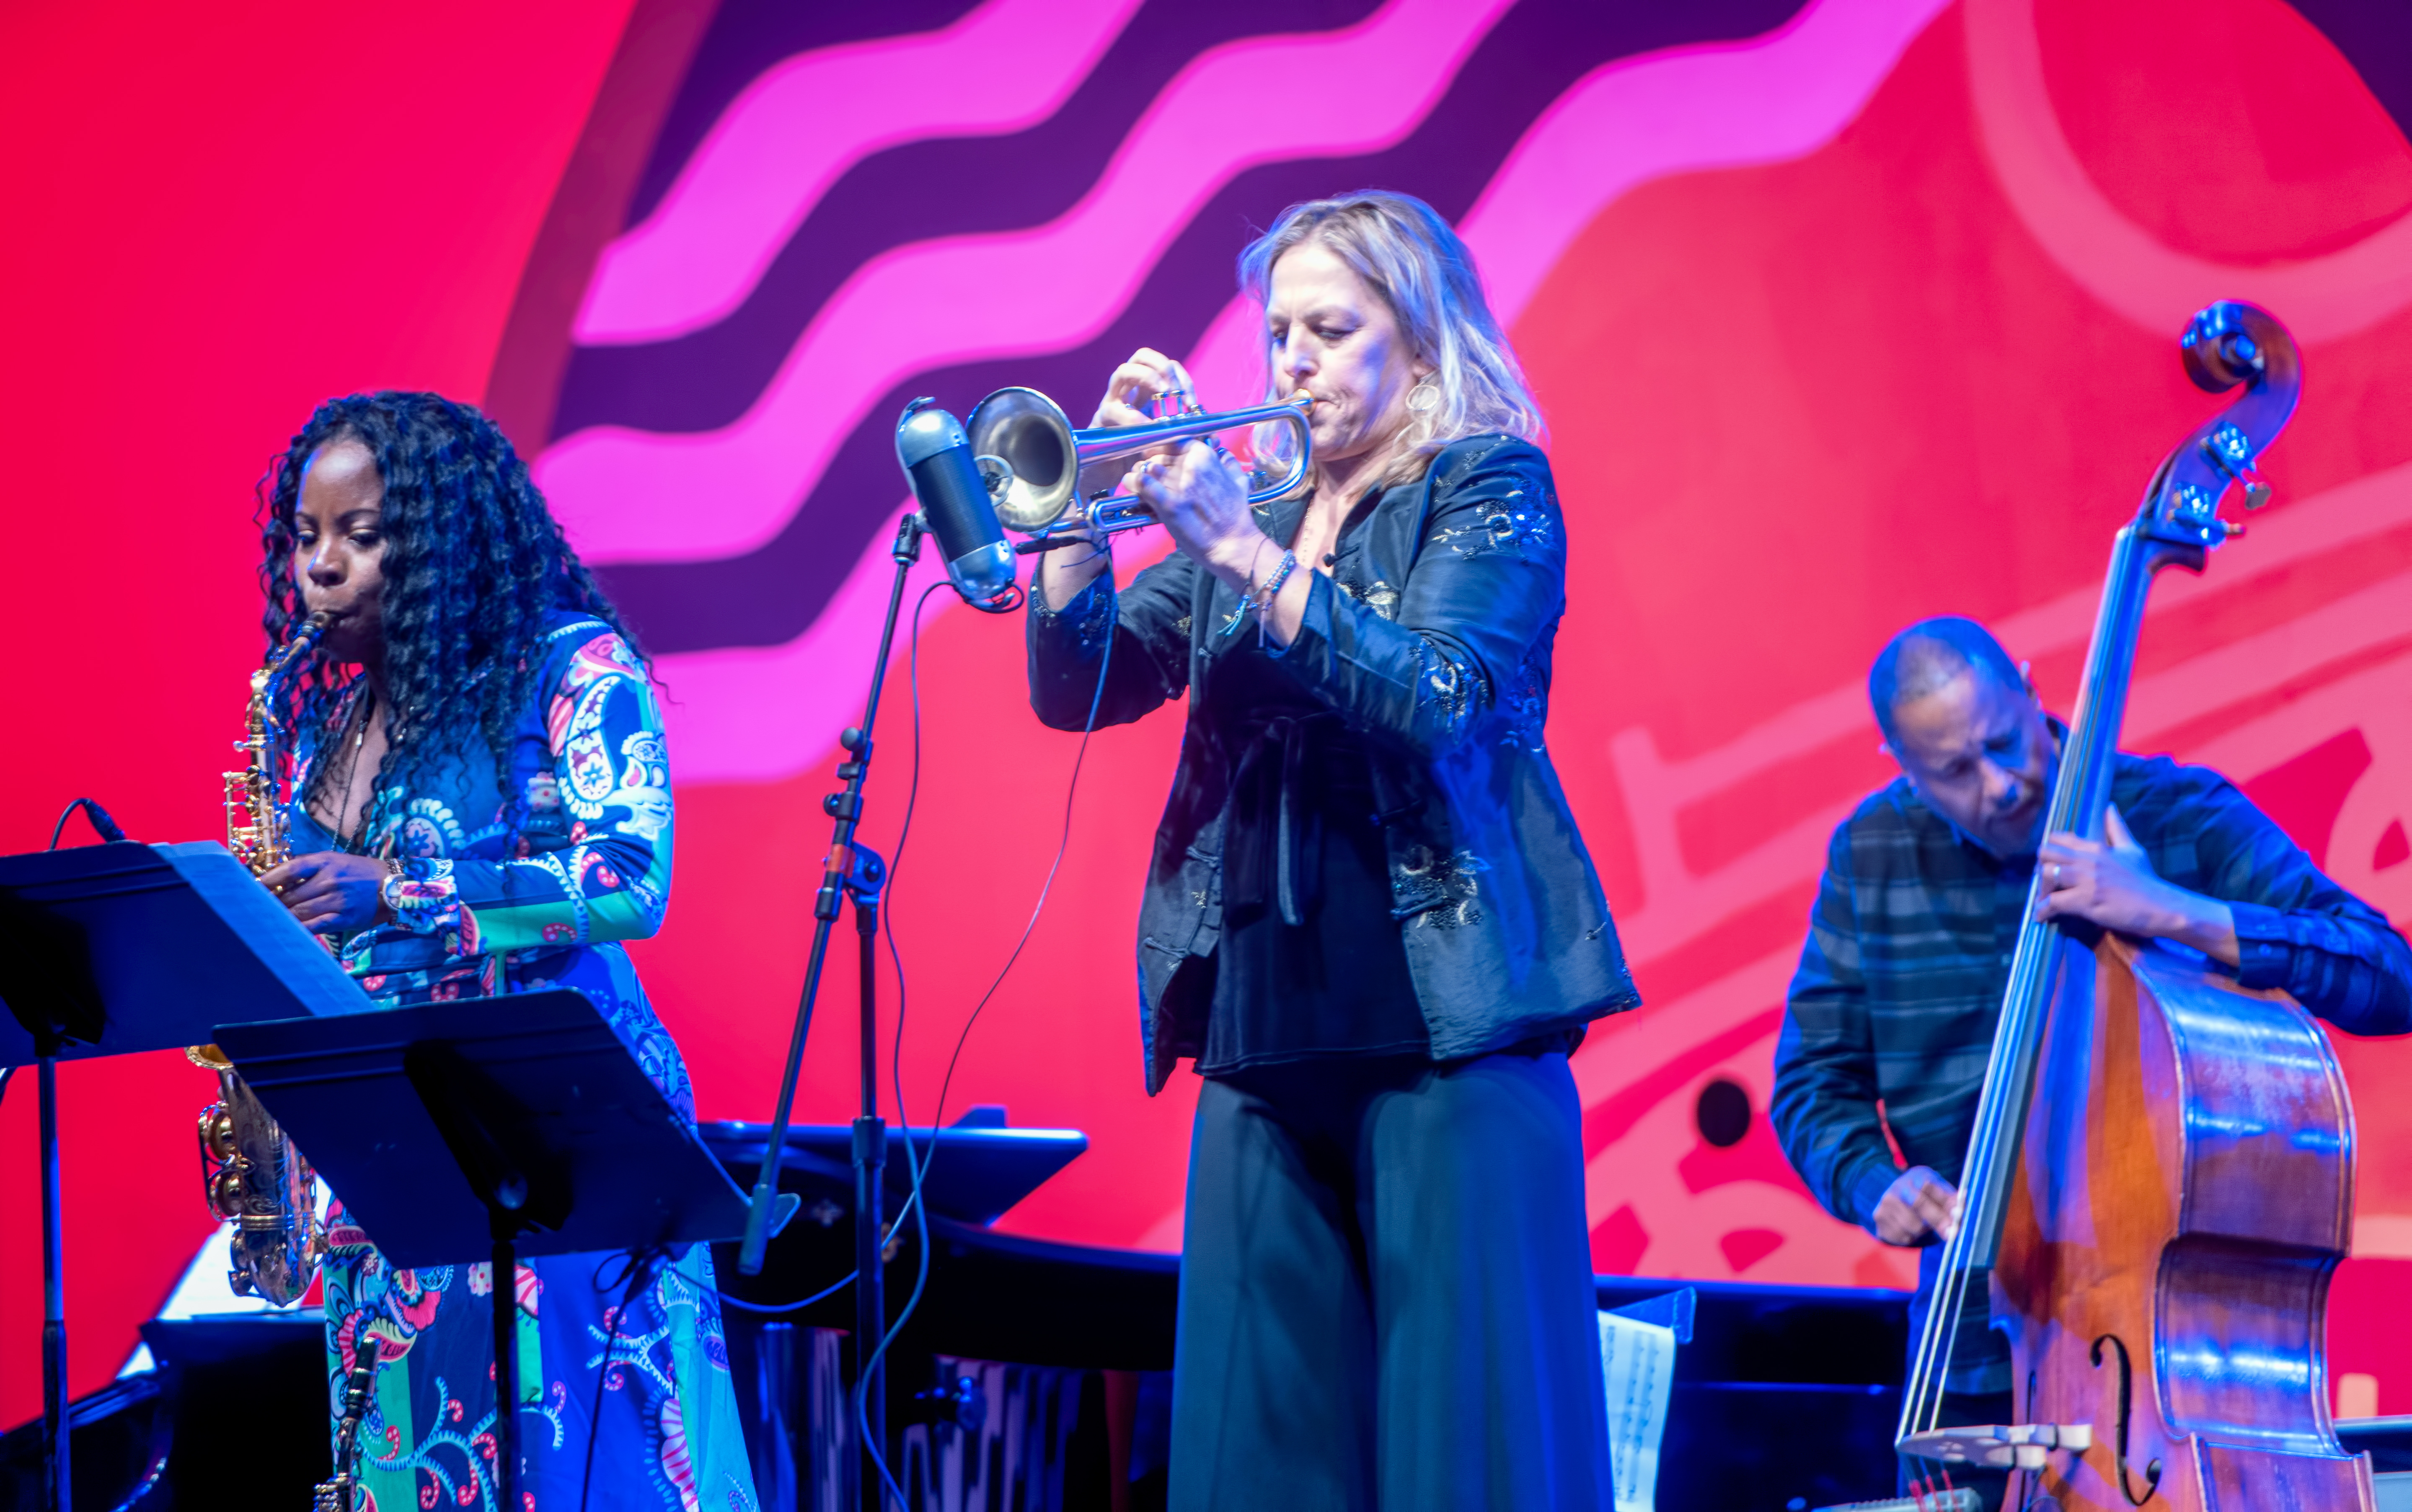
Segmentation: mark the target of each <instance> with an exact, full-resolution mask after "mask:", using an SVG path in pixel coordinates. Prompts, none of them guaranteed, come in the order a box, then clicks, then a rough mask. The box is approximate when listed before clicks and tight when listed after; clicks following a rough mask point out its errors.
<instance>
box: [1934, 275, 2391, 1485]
mask: <svg viewBox="0 0 2412 1512" xmlns="http://www.w3.org/2000/svg"><path fill="white" fill-rule="evenodd" d="M2182 346H2183V353H2184V363H2185V370H2186V373H2187V375H2188V376H2189V377H2191V378H2192V379H2193V380H2194V381H2195V383H2196V385H2197V386H2198V387H2199V388H2202V389H2207V390H2209V391H2211V392H2213V393H2221V392H2226V391H2228V390H2230V389H2236V388H2237V387H2239V386H2240V385H2241V386H2242V387H2243V394H2242V395H2241V396H2240V397H2239V398H2237V399H2236V400H2235V401H2234V402H2233V403H2231V404H2228V407H2227V408H2226V409H2225V410H2223V411H2221V412H2220V413H2219V414H2217V415H2215V416H2213V418H2210V419H2208V420H2206V421H2204V422H2203V423H2202V424H2201V425H2199V427H2197V428H2196V429H2195V431H2194V432H2193V433H2191V434H2189V435H2188V436H2187V437H2186V438H2185V439H2184V441H2182V442H2181V443H2179V445H2178V446H2177V448H2175V449H2174V450H2173V451H2171V452H2170V453H2169V456H2168V458H2167V459H2166V460H2164V461H2163V462H2162V463H2161V465H2160V467H2159V469H2158V470H2157V471H2156V472H2155V475H2154V477H2153V481H2152V485H2151V487H2150V488H2148V489H2147V490H2146V491H2145V494H2144V500H2143V504H2142V506H2141V507H2140V509H2139V510H2138V511H2137V514H2136V518H2135V519H2134V521H2132V522H2130V523H2129V524H2127V525H2126V526H2125V528H2123V529H2122V530H2121V531H2120V532H2119V534H2118V537H2117V541H2116V544H2115V545H2114V547H2113V548H2112V550H2111V566H2110V571H2109V574H2108V576H2107V577H2106V579H2105V580H2104V584H2103V590H2102V601H2101V607H2100V609H2099V610H2098V612H2097V614H2096V620H2095V625H2094V638H2093V642H2092V644H2091V646H2090V647H2089V649H2088V651H2087V654H2086V661H2085V670H2084V677H2083V681H2082V682H2081V684H2080V686H2079V692H2078V701H2077V709H2076V712H2075V715H2074V717H2073V719H2072V721H2071V723H2070V726H2069V729H2068V735H2067V738H2066V741H2065V742H2064V745H2063V748H2062V753H2061V764H2060V772H2059V776H2058V778H2057V780H2056V782H2055V783H2054V785H2053V789H2052V806H2051V809H2050V811H2049V815H2048V818H2047V820H2046V823H2047V827H2048V831H2050V832H2059V831H2074V832H2075V833H2077V834H2080V835H2082V836H2086V837H2088V838H2094V839H2099V838H2100V837H2101V836H2102V833H2103V809H2104V806H2105V804H2106V802H2107V801H2108V799H2109V796H2110V787H2111V758H2112V756H2113V754H2114V752H2115V750H2116V748H2117V744H2118V738H2119V728H2120V724H2121V720H2122V717H2123V715H2124V713H2125V705H2126V697H2127V687H2128V682H2129V679H2130V676H2131V673H2132V672H2133V669H2134V666H2135V655H2136V640H2137V635H2138V632H2139V631H2140V628H2141V626H2142V623H2143V615H2144V604H2145V599H2146V596H2147V595H2148V594H2149V592H2150V590H2151V586H2152V582H2153V579H2154V577H2155V574H2157V573H2159V572H2160V571H2162V570H2163V569H2164V568H2167V567H2171V566H2177V567H2184V568H2186V569H2187V570H2189V571H2194V572H2199V571H2201V570H2202V569H2203V567H2204V565H2206V563H2207V561H2208V560H2209V557H2210V553H2211V552H2212V551H2213V550H2214V549H2215V548H2217V547H2218V546H2219V545H2220V543H2221V542H2222V541H2224V540H2225V539H2227V538H2228V536H2232V535H2238V534H2242V529H2241V527H2239V526H2237V525H2235V524H2233V523H2231V522H2229V521H2225V520H2223V519H2222V518H2221V517H2220V514H2219V508H2220V505H2221V503H2222V501H2223V499H2224V498H2225V497H2226V496H2227V495H2228V494H2229V493H2230V492H2237V491H2241V492H2243V498H2244V503H2245V504H2246V506H2248V507H2258V506H2259V505H2261V504H2263V503H2265V502H2266V501H2267V499H2268V497H2269V488H2268V485H2267V484H2265V483H2263V482H2262V481H2261V479H2260V477H2259V475H2258V473H2257V472H2256V471H2255V463H2256V462H2257V461H2258V458H2259V457H2260V455H2261V453H2262V452H2263V451H2264V450H2265V449H2266V448H2268V447H2269V445H2270V444H2271V442H2272V441H2273V440H2274V439H2276V437H2277V435H2278V433H2279V432H2280V431H2281V430H2282V429H2284V428H2285V426H2286V424H2287V420H2288V418H2291V417H2292V415H2293V414H2294V410H2295V404H2296V400H2297V398H2298V396H2299V394H2300V393H2301V390H2302V364H2301V361H2300V359H2299V357H2298V354H2297V351H2296V347H2295V343H2294V340H2293V338H2292V337H2291V336H2289V335H2288V334H2287V330H2286V328H2285V327H2284V326H2282V325H2280V324H2279V323H2278V321H2277V320H2276V319H2275V318H2273V317H2272V316H2270V315H2269V314H2268V313H2267V312H2265V311H2262V310H2259V309H2257V308H2255V307H2254V306H2252V305H2249V304H2242V303H2232V302H2225V301H2224V302H2221V303H2217V304H2213V305H2212V306H2211V307H2210V308H2208V309H2206V310H2204V311H2202V312H2201V313H2200V314H2199V315H2197V316H2195V317H2194V320H2193V322H2192V323H2191V325H2190V326H2189V328H2188V329H2187V330H2186V332H2185V334H2184V338H2183V340H2182ZM2042 870H2043V869H2042V868H2041V867H2037V882H2036V883H2035V884H2034V886H2036V887H2037V888H2039V887H2041V886H2042V881H2041V877H2042ZM2028 901H2029V908H2028V917H2027V921H2026V922H2025V924H2024V925H2023V927H2022V929H2021V931H2020V933H2019V940H2018V946H2017V949H2016V951H2015V952H2014V954H2013V955H2012V957H2011V965H2010V976H2009V982H2008V988H2007V989H2006V991H2005V993H2004V997H2003V1004H2002V1015H2001V1019H2000V1021H1999V1024H1998V1026H1997V1028H1996V1030H1995V1033H1994V1039H1993V1054H1992V1059H1991V1061H1990V1063H1989V1064H1988V1066H1987V1070H1986V1076H1985V1080H1984V1084H1983V1088H1982V1091H1981V1093H1980V1095H1979V1099H1978V1112H1977V1123H1976V1129H1975V1132H1974V1134H1973V1136H1972V1138H1971V1139H1970V1143H1969V1150H1968V1156H1967V1164H1966V1165H1965V1167H1963V1170H1962V1180H1961V1194H1962V1209H1961V1217H1960V1222H1959V1225H1958V1226H1957V1227H1956V1228H1955V1229H1954V1230H1953V1232H1952V1233H1951V1235H1950V1237H1949V1240H1948V1241H1947V1243H1946V1247H1945V1250H1944V1254H1943V1257H1942V1264H1941V1267H1940V1271H1939V1275H1938V1280H1937V1284H1936V1287H1935V1295H1934V1302H1933V1305H1932V1307H1931V1308H1930V1310H1929V1312H1928V1314H1927V1320H1926V1327H1925V1329H1924V1332H1923V1333H1922V1335H1921V1336H1920V1339H1919V1351H1918V1354H1917V1356H1916V1358H1915V1361H1914V1364H1913V1368H1912V1371H1911V1375H1910V1380H1909V1384H1908V1387H1907V1389H1906V1391H1905V1393H1904V1401H1903V1405H1902V1418H1901V1428H1900V1432H1899V1435H1898V1438H1897V1441H1896V1446H1897V1447H1898V1448H1899V1450H1900V1451H1901V1453H1902V1454H1903V1455H1905V1457H1909V1458H1910V1460H1911V1462H1912V1464H1913V1465H1916V1463H1917V1462H1918V1461H1941V1462H1942V1463H1943V1464H1944V1465H1945V1466H1948V1465H1949V1464H1950V1463H1952V1462H1960V1463H1975V1464H1984V1465H1991V1466H1999V1467H2006V1468H2009V1469H2011V1470H2014V1471H2017V1472H2022V1473H2023V1475H2024V1480H2025V1484H2024V1485H2023V1486H2014V1490H2017V1491H2018V1492H2019V1493H2020V1496H2021V1499H2020V1500H2017V1501H2013V1502H2011V1503H2008V1504H2006V1505H2023V1506H2024V1507H2025V1508H2026V1509H2027V1512H2054V1509H2056V1512H2125V1509H2127V1508H2132V1507H2143V1506H2155V1507H2168V1508H2169V1509H2170V1512H2279V1509H2285V1512H2371V1509H2372V1508H2374V1506H2375V1503H2374V1500H2373V1492H2372V1485H2371V1474H2370V1463H2369V1460H2368V1458H2367V1457H2366V1456H2362V1455H2347V1454H2346V1453H2345V1452H2344V1451H2343V1450H2342V1449H2341V1448H2340V1447H2339V1446H2338V1444H2337V1438H2336V1431H2335V1426H2334V1424H2333V1422H2332V1421H2331V1417H2330V1411H2329V1404H2328V1402H2329V1388H2328V1365H2327V1358H2326V1338H2325V1329H2326V1314H2327V1307H2328V1290H2329V1280H2330V1277H2331V1274H2332V1273H2333V1272H2334V1270H2335V1269H2336V1265H2337V1262H2338V1261H2339V1260H2341V1259H2343V1258H2344V1257H2345V1255H2346V1248H2347V1245H2348V1242H2349V1239H2350V1235H2351V1233H2352V1226H2353V1145H2354V1134H2353V1110H2352V1106H2351V1104H2350V1103H2349V1102H2348V1101H2347V1098H2346V1084H2345V1077H2344V1074H2343V1072H2342V1071H2341V1070H2340V1069H2339V1067H2338V1064H2337V1060H2336V1056H2335V1053H2334V1051H2333V1050H2331V1048H2330V1045H2329V1042H2328V1040H2327V1038H2326V1037H2325V1036H2324V1035H2323V1034H2322V1032H2321V1030H2320V1028H2319V1026H2318V1025H2317V1024H2316V1023H2315V1022H2314V1021H2313V1020H2312V1018H2311V1016H2310V1015H2309V1014H2307V1013H2305V1012H2304V1011H2303V1009H2302V1006H2300V1005H2298V1004H2297V1003H2296V1002H2295V1001H2294V1000H2293V999H2292V998H2290V997H2288V996H2287V994H2286V993H2284V992H2282V991H2255V990H2250V989H2246V988H2244V987H2242V986H2240V985H2239V984H2238V982H2237V981H2236V979H2235V978H2234V977H2233V976H2228V975H2225V974H2223V973H2222V972H2221V971H2220V970H2219V969H2218V968H2216V967H2215V966H2213V964H2212V963H2210V962H2207V961H2206V960H2205V959H2204V958H2203V957H2202V956H2200V955H2199V954H2197V953H2195V952H2193V951H2191V950H2188V949H2186V948H2185V947H2183V946H2171V945H2169V944H2167V943H2163V942H2157V941H2137V940H2133V939H2128V938H2125V937H2122V936H2119V935H2116V934H2111V933H2108V932H2101V931H2099V930H2096V929H2094V928H2092V927H2091V926H2084V925H2071V924H2069V923H2066V922H2050V923H2045V922H2038V921H2037V920H2036V919H2035V917H2034V906H2033V905H2034V903H2035V894H2034V893H2033V892H2031V893H2030V894H2029V900H2028ZM1976 1284H1985V1285H1987V1286H1988V1287H1989V1299H1990V1306H1991V1310H1992V1314H1993V1326H1994V1327H1995V1328H1996V1329H2002V1330H2004V1331H2005V1332H2007V1333H2008V1336H2009V1343H2010V1353H2011V1359H2012V1376H2011V1390H2012V1401H2013V1402H2014V1404H2015V1416H2016V1417H2017V1418H2018V1421H2017V1422H2015V1423H2008V1424H1987V1425H1973V1426H1972V1425H1961V1424H1949V1423H1945V1422H1943V1421H1941V1420H1940V1418H1941V1415H1942V1404H1943V1387H1944V1380H1945V1377H1946V1373H1947V1372H1948V1370H1949V1365H1950V1356H1951V1346H1952V1342H1953V1338H1954V1336H1955V1334H1956V1332H1957V1324H1958V1320H1959V1317H1960V1314H1961V1311H1962V1307H1963V1302H1964V1301H1965V1300H1966V1299H1968V1298H1969V1296H1970V1288H1971V1287H1972V1286H1973V1285H1976ZM1930 1478H1933V1479H1934V1484H1937V1485H1940V1484H1941V1480H1940V1478H1939V1476H1931V1477H1930Z"/></svg>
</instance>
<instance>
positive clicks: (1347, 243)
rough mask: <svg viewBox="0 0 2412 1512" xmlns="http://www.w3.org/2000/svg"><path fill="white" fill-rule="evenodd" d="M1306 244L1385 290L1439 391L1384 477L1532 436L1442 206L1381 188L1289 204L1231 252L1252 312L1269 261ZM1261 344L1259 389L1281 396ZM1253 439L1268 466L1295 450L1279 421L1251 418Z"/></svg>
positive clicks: (1517, 379)
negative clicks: (1467, 441) (1478, 440)
mask: <svg viewBox="0 0 2412 1512" xmlns="http://www.w3.org/2000/svg"><path fill="white" fill-rule="evenodd" d="M1309 241H1312V242H1316V243H1317V244H1318V245H1321V246H1324V247H1328V248H1330V249H1331V253H1332V255H1333V256H1335V257H1338V258H1339V259H1340V260H1341V261H1342V262H1344V263H1346V264H1347V265H1348V267H1349V269H1350V270H1351V271H1352V272H1355V273H1356V274H1357V276H1358V277H1359V278H1361V279H1363V280H1364V281H1365V286H1366V287H1368V288H1370V289H1372V290H1373V291H1374V292H1375V293H1376V294H1378V295H1380V296H1381V297H1382V302H1383V303H1385V304H1387V305H1388V306H1389V307H1390V314H1391V315H1392V316H1394V317H1395V318H1396V319H1397V320H1398V322H1399V329H1400V330H1401V331H1403V332H1405V335H1406V337H1407V340H1408V341H1409V343H1410V344H1411V345H1413V347H1414V349H1415V355H1416V356H1417V357H1419V358H1420V359H1421V360H1424V361H1426V362H1429V363H1431V364H1432V367H1433V372H1432V375H1431V376H1430V377H1429V378H1427V379H1425V380H1424V381H1425V382H1427V383H1430V384H1431V385H1433V387H1434V389H1437V390H1438V391H1439V394H1440V402H1439V403H1438V404H1434V406H1433V407H1432V408H1430V409H1427V410H1410V411H1409V412H1408V415H1409V419H1408V424H1407V431H1406V435H1405V442H1406V448H1405V454H1404V455H1403V457H1402V458H1401V460H1400V462H1399V463H1398V464H1397V465H1396V466H1395V467H1393V468H1392V469H1391V470H1390V474H1389V475H1388V476H1387V477H1385V478H1384V481H1385V482H1386V483H1397V482H1405V481H1406V480H1407V479H1410V478H1413V477H1419V476H1421V474H1422V473H1423V470H1424V469H1425V467H1427V466H1428V465H1430V464H1431V462H1432V459H1433V457H1434V455H1435V454H1437V453H1438V452H1439V451H1440V449H1441V448H1444V447H1446V446H1448V445H1449V443H1450V442H1452V441H1458V440H1462V439H1463V438H1464V437H1466V436H1470V435H1485V434H1492V433H1505V434H1508V435H1512V436H1518V437H1521V438H1522V439H1523V440H1526V441H1532V442H1538V441H1540V440H1541V438H1542V436H1543V435H1544V434H1545V431H1544V428H1543V425H1542V422H1541V407H1540V405H1539V404H1536V403H1534V400H1533V394H1532V390H1531V389H1527V388H1526V387H1525V385H1524V371H1523V369H1522V366H1521V365H1520V364H1518V362H1517V360H1516V354H1515V353H1514V351H1512V350H1511V349H1510V348H1509V347H1508V337H1507V334H1506V333H1505V332H1504V331H1502V330H1500V329H1499V321H1498V318H1497V317H1496V316H1493V315H1492V313H1491V305H1490V303H1489V301H1485V300H1484V299H1483V297H1482V280H1481V279H1480V277H1479V276H1478V275H1477V274H1476V272H1475V271H1474V257H1473V255H1472V254H1471V253H1469V252H1468V251H1467V250H1466V247H1465V242H1463V241H1462V240H1460V239H1459V237H1458V234H1457V232H1456V231H1455V230H1453V229H1451V228H1450V227H1449V222H1448V221H1446V220H1444V219H1443V218H1442V217H1441V213H1440V212H1438V211H1436V210H1434V209H1433V207H1432V206H1430V205H1428V204H1425V203H1424V202H1423V201H1422V200H1420V199H1419V198H1416V197H1415V196H1413V195H1405V194H1397V193H1394V192H1392V191H1390V190H1388V189H1360V190H1359V191H1358V192H1357V193H1355V194H1349V195H1341V196H1339V197H1337V198H1331V199H1310V200H1307V201H1305V202H1304V203H1302V204H1296V205H1292V206H1290V207H1289V208H1288V209H1287V210H1285V211H1283V212H1282V213H1281V217H1280V218H1279V219H1278V220H1276V221H1274V222H1273V226H1272V230H1269V231H1267V232H1266V233H1265V234H1264V235H1262V236H1260V237H1258V238H1257V239H1256V240H1255V241H1254V242H1249V243H1248V246H1247V250H1245V251H1243V252H1242V253H1241V254H1240V287H1241V290H1242V291H1243V292H1244V293H1245V294H1246V295H1247V296H1248V297H1249V298H1250V299H1252V300H1254V301H1257V305H1258V306H1259V307H1260V308H1261V307H1262V306H1263V305H1264V304H1265V302H1266V301H1267V299H1268V298H1269V296H1270V295H1271V293H1272V275H1273V264H1274V263H1276V262H1278V261H1280V260H1281V257H1282V254H1284V253H1286V252H1287V251H1289V250H1290V249H1291V248H1292V247H1295V246H1298V245H1300V244H1302V243H1303V242H1309ZM1260 350H1264V351H1265V352H1266V358H1267V362H1266V374H1265V397H1266V398H1267V399H1268V400H1269V401H1270V400H1278V399H1282V398H1286V397H1287V395H1286V394H1284V393H1282V392H1278V391H1276V389H1277V388H1278V375H1277V374H1274V373H1273V372H1272V361H1271V352H1270V349H1269V348H1260ZM1253 439H1254V442H1255V447H1256V451H1257V456H1258V458H1260V459H1262V460H1263V461H1264V462H1267V463H1270V464H1271V465H1272V467H1273V470H1275V471H1287V468H1288V466H1289V464H1290V462H1291V460H1292V459H1293V458H1294V457H1295V456H1296V448H1295V444H1294V443H1293V441H1292V438H1291V431H1290V428H1289V427H1288V426H1287V425H1263V426H1258V427H1257V433H1256V435H1255V436H1254V438H1253Z"/></svg>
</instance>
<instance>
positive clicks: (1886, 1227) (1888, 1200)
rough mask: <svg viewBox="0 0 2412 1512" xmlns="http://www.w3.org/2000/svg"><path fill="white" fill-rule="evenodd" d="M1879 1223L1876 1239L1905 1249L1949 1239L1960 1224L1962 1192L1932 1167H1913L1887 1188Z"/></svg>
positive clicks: (1878, 1207)
mask: <svg viewBox="0 0 2412 1512" xmlns="http://www.w3.org/2000/svg"><path fill="white" fill-rule="evenodd" d="M1959 1226H1960V1194H1959V1193H1958V1192H1956V1191H1954V1190H1953V1189H1952V1186H1951V1183H1950V1182H1947V1181H1945V1180H1944V1179H1943V1178H1942V1177H1940V1176H1937V1175H1936V1174H1935V1173H1934V1168H1933V1167H1927V1166H1912V1167H1910V1168H1909V1169H1907V1170H1905V1171H1904V1172H1902V1173H1901V1174H1900V1175H1899V1176H1896V1177H1894V1178H1893V1183H1892V1185H1890V1186H1889V1187H1887V1188H1885V1195H1884V1196H1883V1198H1882V1199H1881V1200H1879V1201H1878V1202H1877V1203H1876V1211H1875V1231H1876V1238H1878V1239H1880V1240H1884V1241H1885V1242H1886V1243H1888V1244H1899V1245H1901V1246H1903V1247H1904V1248H1907V1247H1908V1246H1911V1245H1915V1244H1931V1243H1933V1242H1934V1241H1935V1240H1949V1239H1950V1237H1951V1235H1952V1232H1953V1231H1954V1230H1955V1229H1957V1228H1958V1227H1959Z"/></svg>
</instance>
